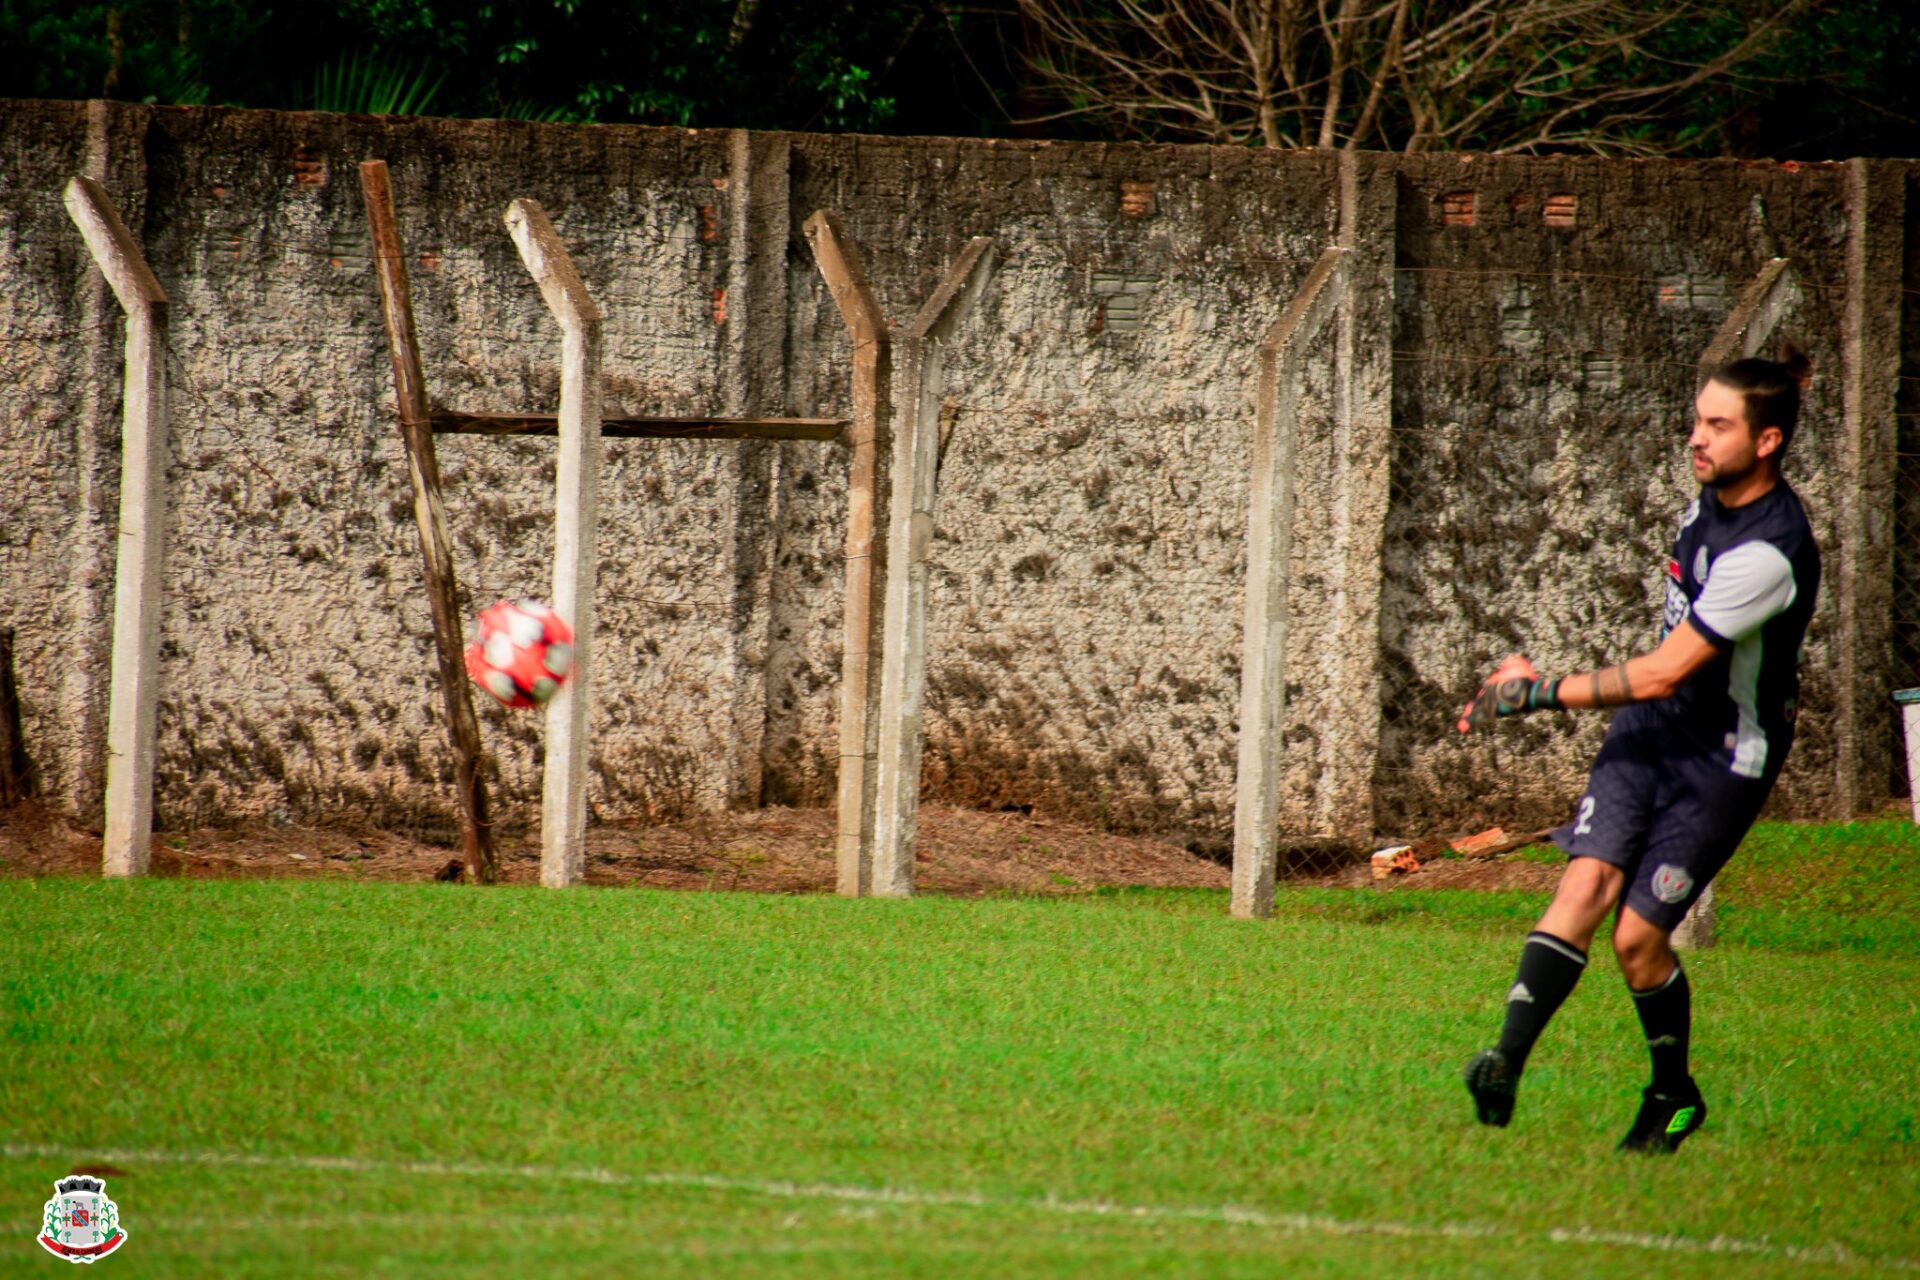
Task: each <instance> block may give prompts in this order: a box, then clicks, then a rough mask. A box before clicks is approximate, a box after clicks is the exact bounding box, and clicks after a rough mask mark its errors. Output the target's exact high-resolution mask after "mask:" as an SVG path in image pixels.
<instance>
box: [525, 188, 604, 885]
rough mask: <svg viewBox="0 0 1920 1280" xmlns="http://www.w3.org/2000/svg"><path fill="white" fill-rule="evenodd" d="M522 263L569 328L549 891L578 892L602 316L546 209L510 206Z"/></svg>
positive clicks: (546, 802) (547, 801)
mask: <svg viewBox="0 0 1920 1280" xmlns="http://www.w3.org/2000/svg"><path fill="white" fill-rule="evenodd" d="M507 231H508V233H509V234H510V235H512V237H513V243H514V245H515V246H516V247H518V248H519V250H520V260H521V261H522V262H524V263H526V264H527V271H528V273H529V274H531V275H532V276H533V278H534V281H535V283H537V284H538V285H539V286H540V296H541V297H542V298H544V299H545V300H546V304H547V310H549V311H551V312H552V313H553V317H554V319H556V320H558V321H559V322H560V331H561V335H562V339H561V348H560V351H561V354H560V423H559V430H560V457H559V468H558V472H559V473H558V476H557V478H556V480H555V482H554V531H553V607H554V609H555V610H557V611H558V612H559V614H560V616H561V617H563V618H565V619H566V620H567V621H568V622H569V623H571V624H572V626H573V676H572V678H571V679H569V680H568V681H567V683H566V684H564V685H562V686H561V687H560V692H559V693H557V694H555V695H554V697H553V701H551V702H549V703H548V704H547V766H546V776H545V779H544V786H543V787H542V790H541V802H540V883H541V884H544V885H546V886H548V887H549V888H555V889H558V888H563V887H565V886H567V885H570V884H577V883H579V881H580V878H581V876H582V874H583V873H584V871H585V868H586V828H587V733H588V727H589V726H588V719H589V713H590V712H591V711H592V707H593V697H592V694H593V591H594V578H595V576H596V574H595V570H596V564H597V553H596V548H595V537H596V534H597V532H598V529H599V509H600V308H599V307H597V306H595V305H594V302H593V299H592V298H591V297H589V296H588V295H587V287H586V285H584V284H582V283H581V281H580V273H579V272H577V271H575V270H574V268H573V259H572V258H570V257H569V256H568V255H567V249H566V246H565V245H563V244H562V243H561V242H560V237H559V236H558V235H557V234H555V232H554V229H553V224H552V223H551V222H549V221H548V220H547V214H546V211H545V210H544V209H542V208H541V207H540V206H539V204H537V203H536V202H534V201H532V200H515V201H514V202H513V203H512V204H510V205H508V206H507Z"/></svg>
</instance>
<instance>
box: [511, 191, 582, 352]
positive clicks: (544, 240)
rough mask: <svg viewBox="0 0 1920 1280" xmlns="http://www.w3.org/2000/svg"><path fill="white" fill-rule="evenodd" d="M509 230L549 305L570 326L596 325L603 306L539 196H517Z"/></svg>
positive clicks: (512, 209)
mask: <svg viewBox="0 0 1920 1280" xmlns="http://www.w3.org/2000/svg"><path fill="white" fill-rule="evenodd" d="M507 234H508V235H510V236H512V237H513V243H514V246H515V247H516V248H518V249H519V250H520V260H521V261H522V262H524V263H526V264H527V272H528V274H530V275H531V276H532V277H533V278H534V282H535V283H536V284H538V285H539V286H540V296H541V297H543V298H545V299H546V301H547V308H548V309H549V310H550V311H552V312H553V314H554V315H555V316H557V317H558V318H559V320H560V323H561V324H563V325H566V326H567V327H568V328H570V329H581V330H585V329H595V328H598V327H599V325H600V308H599V307H598V306H596V305H595V304H594V301H593V297H592V296H591V295H590V294H588V292H587V286H586V285H585V283H583V282H582V281H581V279H580V273H579V272H578V271H575V270H574V268H573V258H572V257H571V256H570V255H569V254H568V253H567V247H566V245H565V244H563V243H562V242H561V240H560V236H559V233H558V232H556V231H555V230H554V229H553V223H552V221H551V220H550V219H548V217H547V211H546V210H545V209H543V208H541V207H540V202H539V201H537V200H515V201H514V202H513V203H512V204H510V205H508V206H507Z"/></svg>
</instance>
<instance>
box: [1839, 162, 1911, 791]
mask: <svg viewBox="0 0 1920 1280" xmlns="http://www.w3.org/2000/svg"><path fill="white" fill-rule="evenodd" d="M1906 202H1907V166H1906V165H1905V164H1902V163H1899V162H1897V161H1895V162H1887V161H1880V160H1849V161H1848V162H1847V258H1846V262H1847V268H1846V270H1847V295H1846V309H1845V311H1844V313H1843V317H1842V323H1841V343H1840V350H1841V377H1842V383H1841V387H1840V402H1841V421H1842V424H1843V432H1842V435H1841V446H1840V449H1839V458H1838V461H1839V462H1840V475H1841V477H1842V479H1841V483H1840V484H1838V485H1837V486H1835V488H1836V491H1837V493H1838V496H1839V502H1838V508H1839V510H1838V513H1837V514H1838V519H1837V520H1836V522H1835V523H1836V524H1837V525H1838V530H1837V531H1838V533H1839V538H1838V539H1837V541H1838V542H1839V555H1838V556H1836V557H1834V561H1835V563H1834V564H1833V566H1832V579H1831V581H1832V583H1833V586H1834V588H1835V596H1836V600H1837V602H1838V604H1839V606H1840V609H1839V612H1840V628H1839V641H1840V645H1839V649H1840V653H1839V657H1840V664H1839V665H1840V670H1839V671H1838V672H1837V673H1836V674H1837V675H1838V676H1839V681H1838V686H1839V687H1838V690H1837V692H1838V694H1839V697H1838V699H1837V702H1838V705H1837V706H1836V707H1835V708H1834V711H1835V713H1836V715H1837V717H1838V719H1839V732H1838V733H1837V734H1836V735H1835V743H1834V746H1835V753H1834V754H1835V758H1834V771H1835V773H1836V775H1837V776H1836V777H1835V779H1834V797H1833V800H1834V803H1833V816H1834V817H1835V818H1839V819H1841V820H1842V821H1845V820H1848V819H1851V818H1854V817H1857V816H1858V815H1860V814H1862V813H1866V812H1869V811H1871V810H1872V809H1874V808H1875V807H1877V806H1878V805H1879V804H1880V803H1881V802H1882V801H1883V800H1885V799H1886V797H1887V794H1888V790H1889V785H1888V784H1889V780H1890V779H1891V777H1892V775H1893V771H1894V761H1895V759H1896V758H1897V757H1896V756H1895V744H1894V738H1895V734H1894V731H1893V724H1892V722H1891V720H1890V718H1889V717H1888V715H1887V700H1888V699H1889V698H1890V697H1891V696H1892V695H1893V687H1894V683H1895V680H1894V673H1893V647H1894V636H1893V587H1894V516H1895V496H1896V495H1895V488H1894V479H1895V476H1896V475H1897V473H1898V467H1899V457H1898V453H1897V451H1896V439H1897V435H1898V432H1897V421H1898V420H1897V419H1896V417H1895V415H1894V408H1895V401H1896V399H1897V397H1898V395H1899V391H1900V368H1901V332H1900V321H1901V311H1902V309H1903V304H1904V301H1905V296H1904V293H1905V291H1904V282H1905V280H1906V227H1907V205H1906Z"/></svg>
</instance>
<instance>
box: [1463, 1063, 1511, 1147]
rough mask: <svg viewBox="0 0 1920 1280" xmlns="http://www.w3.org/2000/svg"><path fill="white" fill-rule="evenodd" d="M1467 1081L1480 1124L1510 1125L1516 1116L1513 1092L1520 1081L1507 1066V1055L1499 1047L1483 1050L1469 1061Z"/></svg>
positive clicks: (1497, 1126)
mask: <svg viewBox="0 0 1920 1280" xmlns="http://www.w3.org/2000/svg"><path fill="white" fill-rule="evenodd" d="M1466 1080H1467V1092H1468V1093H1470V1094H1472V1095H1473V1110H1474V1115H1475V1116H1476V1117H1478V1119H1479V1121H1480V1123H1481V1124H1490V1125H1492V1126H1493V1127H1494V1128H1496V1129H1504V1128H1506V1127H1507V1122H1508V1121H1509V1120H1511V1119H1513V1095H1514V1090H1515V1089H1516V1088H1517V1087H1518V1085H1519V1083H1520V1081H1519V1080H1518V1079H1517V1078H1516V1077H1515V1076H1514V1074H1513V1071H1512V1069H1511V1068H1509V1067H1508V1066H1507V1055H1506V1054H1504V1053H1502V1052H1500V1051H1499V1050H1498V1049H1482V1050H1481V1051H1480V1052H1478V1053H1476V1054H1474V1055H1473V1057H1471V1058H1469V1059H1468V1060H1467V1070H1466Z"/></svg>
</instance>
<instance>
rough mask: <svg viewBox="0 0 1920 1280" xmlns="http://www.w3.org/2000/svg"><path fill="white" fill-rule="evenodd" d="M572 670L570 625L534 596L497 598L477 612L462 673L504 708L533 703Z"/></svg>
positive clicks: (549, 694)
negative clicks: (477, 623) (476, 624)
mask: <svg viewBox="0 0 1920 1280" xmlns="http://www.w3.org/2000/svg"><path fill="white" fill-rule="evenodd" d="M572 671H573V628H572V627H569V626H568V625H567V624H566V622H565V620H563V619H562V618H561V617H560V615H559V614H557V613H555V612H554V611H553V610H552V609H549V608H548V607H547V606H546V605H544V604H541V603H540V602H539V601H538V600H502V601H500V603H498V604H494V605H489V606H488V607H486V608H485V609H482V610H481V611H480V634H479V638H478V639H476V640H475V641H474V642H473V643H472V644H470V645H468V646H467V674H468V675H470V676H472V677H473V682H474V683H475V684H477V685H479V686H480V687H481V688H482V689H485V690H486V691H487V692H488V693H490V694H492V695H493V696H494V698H495V699H496V700H497V701H498V702H499V703H500V704H501V705H502V706H508V707H537V706H539V705H540V704H541V703H543V702H545V701H546V700H547V699H549V698H551V697H552V696H553V695H554V694H556V693H558V692H560V686H561V685H563V684H565V683H566V682H567V676H568V675H570V674H571V673H572Z"/></svg>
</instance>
